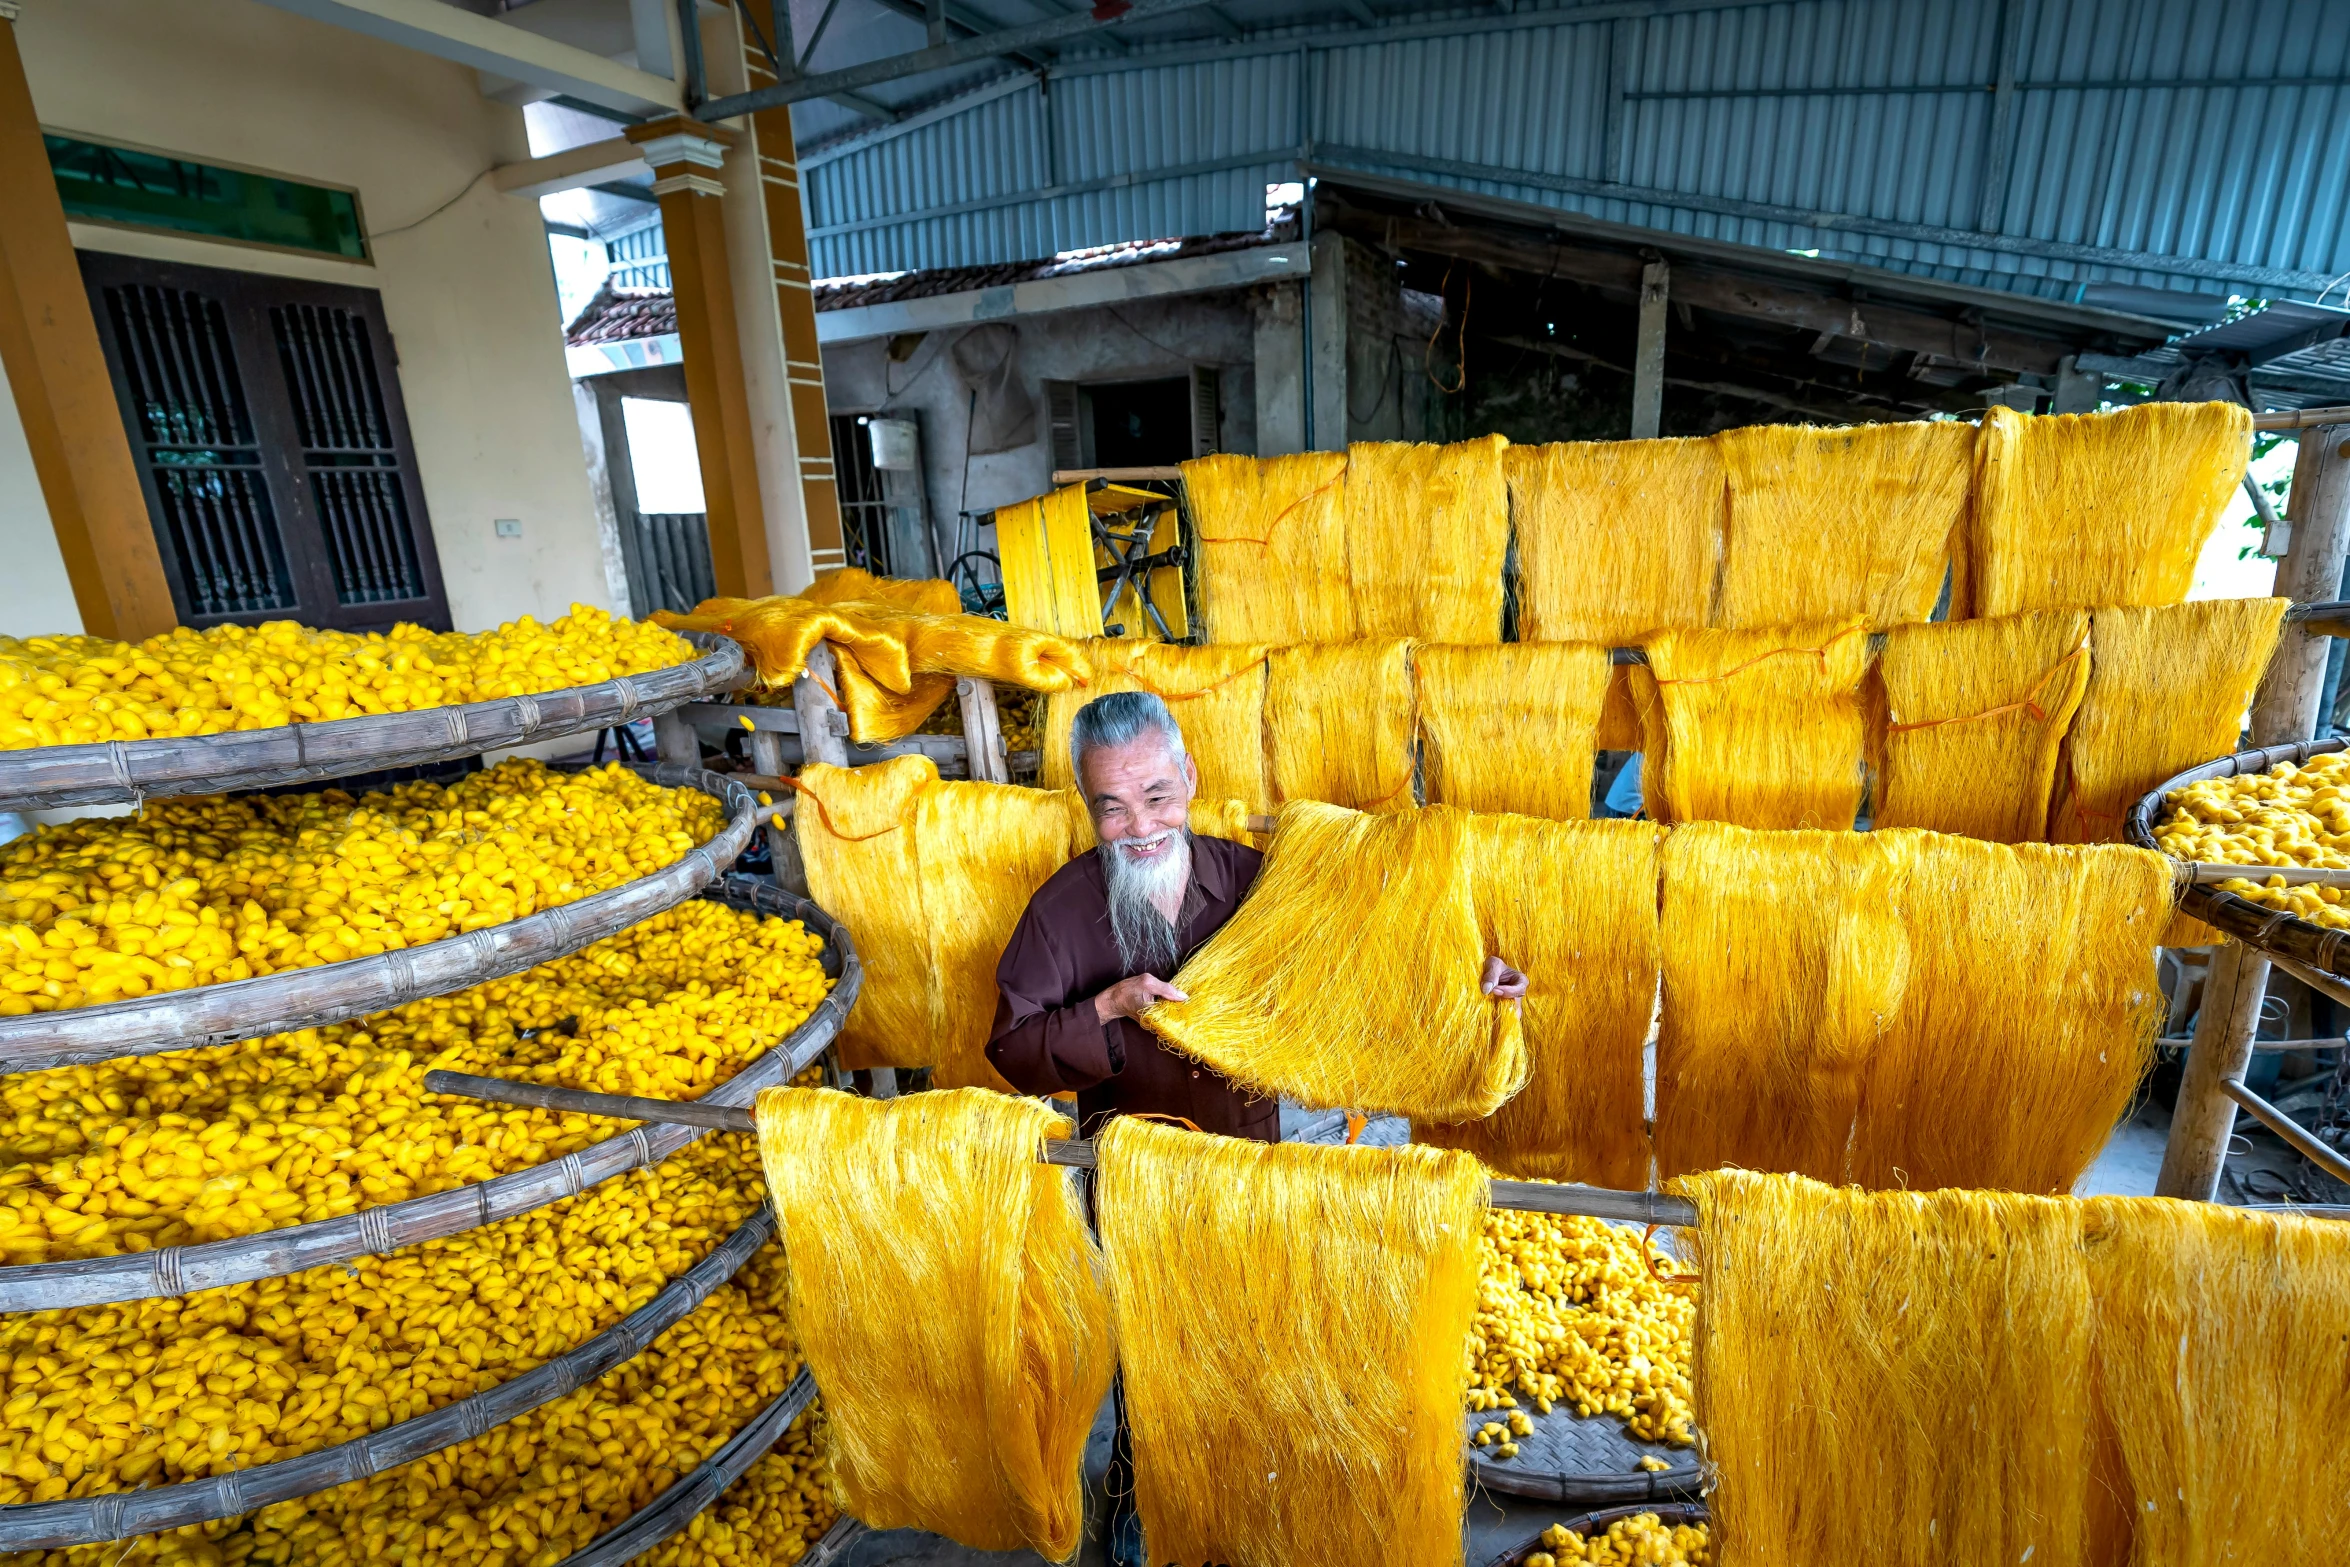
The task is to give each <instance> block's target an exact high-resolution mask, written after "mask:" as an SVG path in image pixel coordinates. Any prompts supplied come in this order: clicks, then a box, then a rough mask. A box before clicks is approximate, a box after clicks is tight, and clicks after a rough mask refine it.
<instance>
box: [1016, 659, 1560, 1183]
mask: <svg viewBox="0 0 2350 1567" xmlns="http://www.w3.org/2000/svg"><path fill="white" fill-rule="evenodd" d="M1069 753H1070V761H1071V764H1072V767H1073V770H1074V772H1075V774H1076V777H1077V786H1078V787H1079V788H1080V789H1082V790H1083V791H1084V793H1085V803H1086V805H1087V806H1088V807H1089V808H1090V809H1091V811H1092V813H1093V825H1094V831H1095V833H1096V834H1097V835H1098V836H1099V837H1100V838H1101V847H1100V848H1098V849H1096V850H1095V851H1093V852H1092V853H1090V854H1081V855H1079V856H1077V858H1075V859H1073V860H1071V861H1070V862H1069V863H1068V864H1067V865H1064V866H1062V867H1061V868H1060V869H1059V870H1058V871H1055V872H1054V873H1053V875H1052V878H1051V879H1050V880H1048V881H1047V882H1046V883H1045V884H1044V885H1043V886H1042V887H1040V888H1038V889H1037V893H1036V896H1035V897H1034V898H1032V899H1030V900H1029V904H1028V910H1027V912H1026V913H1024V914H1023V915H1021V916H1020V924H1019V927H1018V928H1017V929H1015V930H1014V931H1013V932H1012V940H1011V943H1010V945H1008V946H1006V947H1005V948H1004V956H1003V961H1002V962H1000V963H998V964H997V965H996V986H997V989H998V991H999V992H1000V995H999V998H998V1000H997V1002H996V1013H995V1028H994V1030H993V1032H992V1033H991V1034H990V1036H989V1039H988V1044H987V1058H988V1059H989V1060H990V1061H992V1062H994V1063H995V1068H996V1070H997V1071H999V1072H1001V1073H1002V1074H1003V1075H1004V1077H1005V1079H1006V1080H1007V1081H1008V1082H1010V1083H1011V1084H1012V1085H1013V1086H1014V1087H1015V1088H1018V1089H1020V1090H1021V1091H1022V1092H1023V1093H1031V1094H1058V1093H1067V1092H1070V1091H1072V1090H1074V1091H1075V1092H1076V1095H1077V1116H1078V1123H1079V1126H1080V1129H1081V1132H1082V1134H1083V1135H1085V1136H1088V1137H1090V1136H1092V1135H1093V1134H1094V1133H1095V1132H1096V1131H1098V1130H1100V1128H1101V1123H1102V1122H1103V1121H1105V1120H1107V1119H1108V1118H1109V1117H1111V1116H1113V1115H1120V1114H1126V1113H1132V1112H1141V1113H1145V1114H1156V1115H1172V1116H1181V1117H1182V1118H1183V1119H1184V1120H1186V1121H1189V1122H1191V1123H1192V1124H1193V1125H1194V1126H1197V1127H1198V1128H1199V1129H1200V1130H1201V1131H1203V1132H1221V1133H1223V1134H1224V1135H1226V1136H1228V1137H1252V1138H1255V1139H1257V1140H1259V1141H1260V1142H1278V1141H1280V1138H1281V1114H1280V1106H1279V1104H1278V1103H1277V1102H1276V1101H1274V1100H1271V1099H1260V1098H1255V1097H1252V1096H1250V1095H1249V1094H1247V1093H1245V1092H1243V1091H1241V1090H1240V1089H1237V1088H1235V1087H1234V1086H1233V1085H1232V1083H1231V1082H1230V1081H1229V1080H1228V1079H1226V1078H1225V1077H1223V1076H1222V1075H1221V1074H1220V1073H1218V1072H1216V1071H1215V1070H1214V1069H1212V1068H1210V1067H1205V1066H1201V1065H1200V1064H1198V1063H1197V1062H1195V1061H1192V1060H1191V1059H1189V1058H1188V1057H1185V1056H1181V1055H1177V1054H1176V1053H1175V1052H1174V1051H1172V1050H1169V1049H1168V1048H1167V1047H1166V1046H1165V1045H1163V1044H1161V1043H1160V1041H1159V1038H1158V1036H1157V1035H1155V1034H1153V1033H1152V1032H1151V1031H1150V1030H1149V1029H1147V1028H1145V1027H1143V1026H1142V1024H1141V1023H1140V1022H1139V1021H1138V1019H1140V1017H1141V1016H1142V1013H1143V1010H1144V1009H1145V1008H1146V1007H1148V1006H1149V1005H1150V1004H1151V1003H1152V1002H1154V1001H1158V1000H1162V999H1165V1000H1172V1001H1182V1000H1185V999H1187V998H1186V997H1185V996H1184V995H1183V993H1182V992H1181V991H1179V990H1177V989H1176V988H1175V987H1174V986H1173V985H1171V984H1169V983H1168V981H1169V980H1170V979H1171V978H1172V977H1173V975H1174V973H1175V971H1176V970H1177V969H1178V968H1181V967H1182V966H1183V960H1184V959H1186V958H1188V957H1190V956H1191V954H1192V951H1193V950H1194V949H1195V948H1197V947H1198V946H1199V945H1200V944H1201V943H1202V942H1204V941H1206V940H1207V939H1208V938H1209V937H1210V936H1213V935H1214V934H1215V933H1216V932H1217V931H1218V930H1221V929H1222V928H1223V926H1224V922H1225V921H1226V920H1228V919H1230V918H1231V917H1232V914H1233V911H1234V910H1235V909H1237V908H1239V907H1240V900H1241V899H1242V898H1243V897H1245V896H1246V895H1247V893H1248V889H1249V887H1250V885H1251V884H1252V883H1253V882H1254V881H1255V880H1256V876H1257V867H1258V866H1259V865H1260V864H1261V863H1263V860H1264V856H1263V855H1261V854H1259V853H1258V852H1257V851H1256V850H1254V849H1252V848H1250V847H1248V846H1247V845H1245V844H1238V843H1231V842H1228V841H1226V840H1224V839H1222V838H1195V837H1193V836H1192V834H1191V831H1190V829H1189V827H1188V826H1187V825H1186V823H1187V821H1188V817H1189V811H1190V808H1191V800H1192V796H1193V795H1195V794H1197V793H1198V792H1199V769H1198V767H1197V766H1195V765H1194V764H1193V762H1192V760H1191V758H1190V757H1189V756H1188V755H1186V754H1185V752H1184V749H1183V732H1182V730H1180V729H1178V728H1177V727H1176V725H1175V718H1174V715H1173V714H1171V713H1169V712H1168V711H1167V704H1166V703H1164V702H1162V701H1160V700H1159V699H1158V698H1157V697H1155V696H1152V695H1150V694H1148V693H1147V692H1140V691H1132V692H1120V693H1117V694H1114V695H1111V696H1104V697H1097V698H1095V699H1094V700H1093V701H1091V702H1088V703H1087V704H1086V705H1085V706H1084V707H1082V708H1080V709H1078V711H1077V717H1076V720H1075V722H1073V723H1072V724H1071V725H1070V727H1069ZM1484 984H1485V989H1486V992H1487V993H1488V994H1491V995H1496V996H1503V997H1517V996H1522V995H1524V994H1525V992H1526V979H1525V976H1524V975H1522V974H1519V973H1517V972H1515V971H1514V970H1512V969H1510V968H1509V967H1508V966H1507V965H1505V964H1504V963H1503V962H1502V960H1501V959H1500V958H1489V959H1488V960H1487V961H1486V964H1485V974H1484Z"/></svg>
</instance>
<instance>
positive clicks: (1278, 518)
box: [1200, 459, 1351, 549]
mask: <svg viewBox="0 0 2350 1567" xmlns="http://www.w3.org/2000/svg"><path fill="white" fill-rule="evenodd" d="M1350 461H1351V459H1350ZM1346 470H1347V464H1346V463H1340V464H1339V465H1338V476H1337V477H1336V478H1334V479H1332V480H1331V481H1330V482H1329V483H1327V484H1324V485H1321V486H1319V487H1317V488H1315V489H1311V490H1308V491H1306V493H1305V494H1303V495H1301V496H1299V497H1298V498H1297V499H1296V500H1294V501H1291V502H1290V503H1289V504H1288V505H1286V506H1284V507H1282V508H1281V509H1280V510H1279V511H1277V512H1275V513H1274V514H1273V520H1272V521H1271V522H1268V523H1266V524H1265V536H1264V537H1263V538H1261V539H1253V538H1250V537H1249V536H1248V535H1247V534H1245V533H1235V534H1231V535H1228V536H1227V537H1224V538H1220V539H1202V540H1200V542H1201V543H1202V544H1254V545H1256V546H1257V547H1258V548H1260V549H1262V548H1265V547H1266V546H1268V545H1270V544H1271V543H1272V542H1273V530H1274V529H1275V528H1278V527H1280V526H1281V525H1282V524H1283V523H1284V522H1287V521H1288V520H1289V514H1290V513H1291V512H1293V511H1296V510H1297V509H1298V508H1299V507H1301V506H1304V505H1307V504H1308V503H1310V502H1312V501H1315V500H1318V499H1320V498H1321V497H1322V496H1324V495H1327V494H1328V493H1330V491H1332V490H1335V489H1337V488H1338V487H1339V486H1340V485H1341V484H1344V483H1345V482H1346Z"/></svg>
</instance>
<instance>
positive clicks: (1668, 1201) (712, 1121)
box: [424, 1071, 1697, 1225]
mask: <svg viewBox="0 0 2350 1567" xmlns="http://www.w3.org/2000/svg"><path fill="white" fill-rule="evenodd" d="M424 1089H425V1092H426V1093H431V1094H448V1095H450V1096H451V1097H453V1098H459V1099H482V1100H487V1101H489V1102H490V1103H492V1104H510V1105H525V1106H529V1107H530V1108H532V1109H538V1110H568V1111H571V1112H573V1113H574V1114H578V1115H608V1116H615V1117H617V1118H619V1119H621V1120H625V1121H650V1122H655V1123H664V1124H671V1125H679V1126H701V1127H707V1128H709V1129H711V1130H712V1131H719V1132H741V1133H745V1134H748V1135H756V1134H757V1132H758V1130H759V1123H758V1120H757V1118H756V1117H755V1116H754V1115H753V1114H752V1113H751V1112H750V1111H748V1110H744V1109H738V1108H736V1107H734V1106H731V1105H711V1104H701V1103H698V1102H691V1101H685V1100H677V1099H647V1098H645V1097H643V1096H641V1095H637V1094H592V1093H589V1092H587V1091H586V1090H584V1089H578V1088H553V1087H549V1086H547V1085H546V1084H543V1083H517V1082H512V1081H509V1080H508V1079H506V1078H502V1077H477V1076H475V1075H474V1074H473V1073H470V1072H442V1071H434V1072H427V1073H425V1074H424ZM1038 1157H1039V1158H1041V1159H1042V1160H1043V1161H1044V1162H1045V1163H1046V1164H1060V1165H1067V1166H1069V1167H1071V1168H1073V1169H1079V1170H1091V1169H1093V1168H1095V1167H1096V1166H1095V1160H1094V1147H1093V1144H1091V1143H1089V1142H1078V1141H1074V1140H1061V1139H1054V1140H1051V1141H1048V1142H1046V1143H1045V1145H1044V1148H1043V1150H1042V1152H1041V1153H1040V1154H1039V1155H1038ZM1491 1185H1492V1193H1493V1198H1492V1200H1493V1206H1495V1207H1496V1208H1513V1209H1517V1210H1519V1211H1521V1212H1525V1213H1561V1214H1577V1215H1581V1216H1583V1217H1586V1218H1593V1219H1615V1220H1619V1221H1621V1222H1624V1223H1628V1224H1656V1225H1693V1224H1695V1223H1696V1222H1697V1205H1696V1204H1695V1203H1692V1202H1690V1201H1689V1200H1688V1199H1687V1198H1685V1197H1672V1196H1668V1195H1666V1194H1664V1193H1661V1192H1619V1191H1610V1190H1608V1189H1607V1188H1605V1187H1599V1186H1551V1185H1547V1184H1544V1183H1542V1182H1539V1181H1494V1182H1492V1183H1491Z"/></svg>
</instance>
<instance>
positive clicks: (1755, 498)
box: [1713, 420, 1975, 630]
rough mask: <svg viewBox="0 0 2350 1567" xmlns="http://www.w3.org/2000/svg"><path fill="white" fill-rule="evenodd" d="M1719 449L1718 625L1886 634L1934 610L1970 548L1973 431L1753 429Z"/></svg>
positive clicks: (1735, 434)
mask: <svg viewBox="0 0 2350 1567" xmlns="http://www.w3.org/2000/svg"><path fill="white" fill-rule="evenodd" d="M1713 441H1714V445H1715V446H1716V447H1718V448H1719V449H1720V451H1721V454H1722V466H1723V467H1724V469H1725V470H1726V471H1727V472H1728V475H1729V485H1730V523H1729V537H1728V544H1727V547H1726V550H1725V554H1724V560H1723V566H1722V591H1721V604H1720V608H1719V610H1718V612H1717V614H1716V616H1715V624H1717V625H1720V626H1725V627H1732V628H1736V629H1742V630H1743V629H1752V628H1755V627H1761V626H1785V625H1793V624H1796V623H1798V622H1802V621H1821V620H1845V619H1851V618H1857V619H1860V620H1862V621H1865V622H1866V623H1867V624H1868V625H1869V626H1871V627H1872V628H1880V629H1881V628H1883V627H1886V626H1897V625H1902V624H1905V623H1907V622H1910V621H1922V620H1924V619H1925V618H1926V617H1927V616H1929V615H1931V614H1932V613H1933V612H1934V600H1935V598H1936V597H1937V596H1939V595H1940V593H1941V591H1942V578H1943V574H1944V568H1945V567H1946V565H1947V564H1948V562H1949V559H1950V551H1951V547H1952V545H1953V544H1962V545H1963V543H1964V535H1963V529H1962V526H1961V525H1962V524H1963V523H1964V521H1965V519H1966V511H1967V485H1968V480H1969V479H1970V477H1971V469H1972V467H1973V459H1974V445H1975V431H1974V427H1973V426H1972V425H1968V424H1962V423H1960V422H1958V421H1957V420H1946V421H1939V422H1933V423H1926V422H1919V423H1910V424H1871V425H1857V426H1853V427H1851V428H1849V429H1835V430H1822V429H1814V428H1812V427H1811V426H1808V425H1756V426H1753V427H1751V428H1749V429H1743V430H1725V431H1723V432H1722V433H1721V434H1719V435H1717V436H1715V437H1714V438H1713Z"/></svg>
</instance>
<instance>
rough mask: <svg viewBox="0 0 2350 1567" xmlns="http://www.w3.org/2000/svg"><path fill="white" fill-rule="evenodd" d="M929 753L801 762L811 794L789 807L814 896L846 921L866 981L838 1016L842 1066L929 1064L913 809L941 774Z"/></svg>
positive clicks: (926, 960)
mask: <svg viewBox="0 0 2350 1567" xmlns="http://www.w3.org/2000/svg"><path fill="white" fill-rule="evenodd" d="M938 781H939V780H938V768H937V766H936V765H934V764H933V763H932V762H931V761H930V759H929V758H927V757H922V756H900V757H894V758H892V759H891V760H889V761H886V762H881V763H877V764H876V765H874V766H871V767H826V766H822V765H816V766H810V767H806V768H803V769H801V771H800V775H799V782H800V786H801V788H802V790H803V791H805V793H806V794H807V795H808V796H809V798H806V799H803V800H801V801H800V803H799V805H798V806H797V807H796V808H795V809H794V810H793V811H792V834H793V836H794V837H796V838H797V839H798V840H799V845H800V862H801V864H802V865H803V866H805V867H806V870H807V874H808V896H809V897H810V898H811V899H813V900H814V901H815V902H816V904H817V905H818V906H819V907H820V908H822V909H824V910H825V912H827V913H829V914H830V915H832V917H833V918H834V919H837V920H839V921H840V922H841V923H842V924H843V925H845V926H847V927H848V930H849V934H850V937H851V939H853V940H854V941H855V942H856V944H857V955H858V957H860V958H861V959H863V960H864V964H865V983H864V986H863V988H862V989H860V990H859V991H858V992H857V1001H856V1004H855V1005H854V1006H852V1007H851V1008H850V1009H849V1015H848V1018H847V1020H846V1021H845V1022H844V1023H843V1024H842V1025H841V1031H840V1040H839V1043H838V1045H837V1046H836V1048H837V1049H838V1051H839V1053H840V1059H841V1062H842V1064H843V1065H844V1066H854V1067H856V1068H858V1069H863V1068H867V1067H875V1066H928V1065H930V1064H931V1062H932V1060H933V1059H934V1057H933V1053H932V1050H931V1033H930V1029H931V1002H930V947H929V941H928V939H927V938H926V937H925V935H924V934H923V932H924V930H925V928H926V922H925V919H924V911H923V907H922V876H921V871H920V862H919V859H918V857H917V855H916V852H915V839H914V815H915V808H916V803H917V801H918V800H919V799H920V797H921V794H922V791H923V790H924V789H926V788H928V787H930V786H932V785H935V784H936V783H937V782H938Z"/></svg>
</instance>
